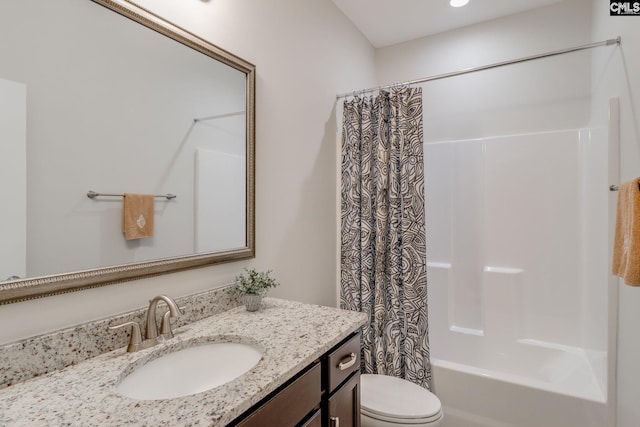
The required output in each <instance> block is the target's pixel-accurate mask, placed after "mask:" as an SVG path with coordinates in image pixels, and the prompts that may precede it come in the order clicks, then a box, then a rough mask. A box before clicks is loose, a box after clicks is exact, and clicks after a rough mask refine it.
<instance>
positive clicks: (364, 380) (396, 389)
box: [360, 374, 442, 425]
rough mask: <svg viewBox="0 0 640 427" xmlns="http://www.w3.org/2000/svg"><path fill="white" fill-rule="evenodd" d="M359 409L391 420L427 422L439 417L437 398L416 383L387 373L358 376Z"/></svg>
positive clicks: (367, 413)
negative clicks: (359, 382) (359, 390)
mask: <svg viewBox="0 0 640 427" xmlns="http://www.w3.org/2000/svg"><path fill="white" fill-rule="evenodd" d="M360 381H361V395H360V405H361V412H362V414H363V415H366V416H368V417H370V418H373V419H377V420H380V421H385V422H388V423H392V424H399V425H402V424H405V425H411V424H428V423H432V422H435V421H438V420H440V419H441V418H442V404H441V403H440V399H438V397H437V396H436V395H435V394H433V393H431V392H430V391H428V390H426V389H424V388H422V387H420V386H419V385H417V384H414V383H412V382H409V381H407V380H403V379H401V378H396V377H391V376H388V375H375V374H363V375H361V377H360Z"/></svg>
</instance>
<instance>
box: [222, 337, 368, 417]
mask: <svg viewBox="0 0 640 427" xmlns="http://www.w3.org/2000/svg"><path fill="white" fill-rule="evenodd" d="M230 426H238V427H360V333H358V332H356V333H353V334H351V335H349V336H348V337H347V338H345V339H344V340H343V341H342V342H340V343H339V344H338V345H336V346H335V347H334V348H332V349H331V350H329V351H328V352H327V353H325V354H324V355H323V356H322V357H320V359H319V360H317V361H316V362H314V363H312V364H311V365H310V366H308V367H307V368H305V369H303V370H302V371H301V372H300V373H298V374H297V375H295V376H294V377H293V378H292V379H290V380H289V381H287V382H286V383H285V384H283V385H282V386H281V387H280V388H278V390H276V391H275V392H273V393H272V394H271V395H269V396H268V397H267V398H265V399H263V400H262V401H261V402H260V403H258V404H257V405H256V406H255V407H254V408H252V409H250V410H249V411H247V413H246V414H244V415H243V416H241V417H239V418H238V419H237V420H236V421H234V422H232V423H231V424H230Z"/></svg>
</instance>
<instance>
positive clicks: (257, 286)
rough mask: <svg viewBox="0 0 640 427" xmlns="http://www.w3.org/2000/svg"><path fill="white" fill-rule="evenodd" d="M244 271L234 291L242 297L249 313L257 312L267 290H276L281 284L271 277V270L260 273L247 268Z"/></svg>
mask: <svg viewBox="0 0 640 427" xmlns="http://www.w3.org/2000/svg"><path fill="white" fill-rule="evenodd" d="M244 271H245V272H244V273H243V274H241V275H239V276H236V278H235V281H234V283H235V287H234V291H235V292H236V293H238V294H240V295H241V296H242V301H243V302H244V305H245V307H246V309H247V311H257V310H258V309H259V308H260V305H261V303H262V297H263V296H264V295H265V294H266V293H267V290H268V289H269V288H275V287H276V286H278V285H279V284H280V283H278V282H277V281H276V280H275V279H274V278H273V277H270V276H269V274H270V273H271V270H268V271H265V272H260V273H259V272H257V271H256V270H255V269H253V268H251V269H246V268H245V269H244Z"/></svg>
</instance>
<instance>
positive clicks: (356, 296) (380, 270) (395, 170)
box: [340, 87, 431, 389]
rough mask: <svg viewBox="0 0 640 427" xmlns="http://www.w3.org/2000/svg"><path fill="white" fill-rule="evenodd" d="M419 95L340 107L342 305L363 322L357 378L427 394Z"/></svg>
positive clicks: (407, 91)
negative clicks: (388, 380)
mask: <svg viewBox="0 0 640 427" xmlns="http://www.w3.org/2000/svg"><path fill="white" fill-rule="evenodd" d="M422 142H423V137H422V90H421V89H420V88H407V87H404V88H396V89H392V90H391V91H390V92H387V91H381V92H380V93H379V94H378V95H377V96H375V97H360V98H356V99H353V100H351V101H345V102H344V110H343V121H342V201H341V205H342V207H341V217H342V218H341V220H342V224H341V228H342V233H341V235H342V237H341V298H340V300H341V301H340V305H341V307H342V308H345V309H348V310H356V311H362V312H365V313H367V314H368V315H369V319H370V321H369V323H368V324H367V325H365V326H364V328H363V331H362V336H363V357H362V360H363V371H364V372H365V373H377V374H385V375H392V376H396V377H400V378H405V379H407V380H409V381H412V382H414V383H416V384H418V385H421V386H423V387H425V388H427V389H429V388H430V386H431V364H430V361H429V338H428V322H427V274H426V240H425V218H424V162H423V154H422V152H423V150H422Z"/></svg>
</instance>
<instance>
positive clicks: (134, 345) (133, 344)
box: [109, 295, 182, 352]
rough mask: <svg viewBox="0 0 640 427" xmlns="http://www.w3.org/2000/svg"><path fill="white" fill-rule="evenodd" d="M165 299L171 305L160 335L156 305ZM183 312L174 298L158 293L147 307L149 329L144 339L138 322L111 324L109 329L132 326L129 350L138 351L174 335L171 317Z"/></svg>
mask: <svg viewBox="0 0 640 427" xmlns="http://www.w3.org/2000/svg"><path fill="white" fill-rule="evenodd" d="M160 301H164V303H165V304H167V307H169V310H168V311H167V312H166V313H165V314H164V315H163V316H162V324H161V326H160V335H158V323H157V322H156V307H157V306H158V302H160ZM179 314H182V309H181V308H180V307H178V305H177V304H176V302H175V301H174V300H173V298H171V297H169V296H166V295H158V296H157V297H154V298H153V299H152V300H151V301H149V308H148V309H147V319H146V324H147V329H146V330H145V337H144V340H143V339H142V337H141V334H140V325H139V324H138V323H137V322H126V323H123V324H122V325H116V326H111V327H109V329H117V328H121V327H124V326H131V338H130V339H129V346H128V347H127V351H128V352H133V351H138V350H142V349H145V348H149V347H153V346H154V345H156V344H158V343H160V342H162V341H164V340H165V339H169V338H172V337H173V331H172V330H171V319H173V318H176V317H178V315H179Z"/></svg>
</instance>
